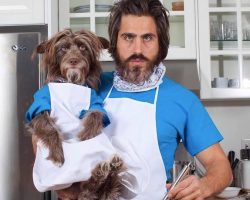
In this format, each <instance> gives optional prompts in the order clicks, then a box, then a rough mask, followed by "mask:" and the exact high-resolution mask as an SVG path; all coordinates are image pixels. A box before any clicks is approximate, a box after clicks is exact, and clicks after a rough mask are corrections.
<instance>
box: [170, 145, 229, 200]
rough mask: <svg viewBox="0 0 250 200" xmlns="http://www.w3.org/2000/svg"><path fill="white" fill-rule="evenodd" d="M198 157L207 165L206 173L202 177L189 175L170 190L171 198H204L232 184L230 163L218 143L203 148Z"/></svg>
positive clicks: (196, 199)
mask: <svg viewBox="0 0 250 200" xmlns="http://www.w3.org/2000/svg"><path fill="white" fill-rule="evenodd" d="M196 157H197V159H198V160H199V161H200V163H201V164H202V165H203V166H204V167H205V169H206V173H205V175H204V176H203V177H202V178H198V177H196V176H187V177H186V178H185V179H184V180H182V181H181V182H180V183H179V184H177V185H176V186H175V188H173V189H171V191H169V197H170V198H172V199H181V200H202V199H205V198H207V197H211V196H213V195H215V194H216V193H219V192H220V191H222V190H223V189H224V188H225V187H227V186H229V185H230V184H231V181H232V171H231V168H230V164H229V161H228V159H227V157H226V155H225V153H224V152H223V150H222V149H221V147H220V145H219V144H218V143H217V144H214V145H212V146H210V147H209V148H207V149H205V150H203V151H202V152H200V153H199V154H197V155H196Z"/></svg>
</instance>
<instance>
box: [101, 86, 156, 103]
mask: <svg viewBox="0 0 250 200" xmlns="http://www.w3.org/2000/svg"><path fill="white" fill-rule="evenodd" d="M113 87H114V85H112V87H111V88H110V90H109V92H108V94H107V96H106V97H105V99H104V101H106V99H107V98H109V96H110V94H111V92H112V89H113ZM158 93H159V86H157V87H156V88H155V96H154V105H156V103H157V99H158Z"/></svg>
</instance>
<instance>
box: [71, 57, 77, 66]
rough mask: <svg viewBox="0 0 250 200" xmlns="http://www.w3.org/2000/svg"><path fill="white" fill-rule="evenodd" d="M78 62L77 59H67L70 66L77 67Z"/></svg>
mask: <svg viewBox="0 0 250 200" xmlns="http://www.w3.org/2000/svg"><path fill="white" fill-rule="evenodd" d="M78 62H79V59H77V58H71V59H69V63H70V64H71V65H77V64H78Z"/></svg>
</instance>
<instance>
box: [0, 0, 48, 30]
mask: <svg viewBox="0 0 250 200" xmlns="http://www.w3.org/2000/svg"><path fill="white" fill-rule="evenodd" d="M44 12H45V6H44V0H1V1H0V19H1V21H0V25H14V24H41V23H45V19H44V18H45V15H44Z"/></svg>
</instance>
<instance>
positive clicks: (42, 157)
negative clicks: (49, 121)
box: [33, 83, 142, 199]
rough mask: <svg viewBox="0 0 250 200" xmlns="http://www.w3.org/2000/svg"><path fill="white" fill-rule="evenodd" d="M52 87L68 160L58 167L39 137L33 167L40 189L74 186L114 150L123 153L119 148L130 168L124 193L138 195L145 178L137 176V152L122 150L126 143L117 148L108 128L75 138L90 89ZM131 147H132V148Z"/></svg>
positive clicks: (53, 112)
mask: <svg viewBox="0 0 250 200" xmlns="http://www.w3.org/2000/svg"><path fill="white" fill-rule="evenodd" d="M49 89H50V97H51V113H50V116H51V117H56V118H57V121H56V124H57V125H58V126H59V127H60V130H61V131H62V133H63V134H64V135H63V138H64V139H65V140H66V142H65V141H63V142H62V144H63V151H64V158H65V162H64V164H63V165H62V166H61V167H58V166H56V165H54V164H53V163H52V162H51V161H50V160H47V159H46V158H47V157H48V155H49V151H48V149H47V148H45V147H44V146H43V144H42V143H41V142H40V141H39V142H38V143H37V152H36V158H35V163H34V167H33V182H34V185H35V187H36V188H37V190H38V191H40V192H45V191H48V190H59V189H64V188H67V187H69V186H71V185H72V183H74V182H79V181H85V180H88V179H89V177H90V176H91V171H92V170H93V169H94V168H95V166H96V165H97V163H100V162H102V161H109V160H110V159H111V158H112V157H113V155H114V154H117V153H118V155H120V154H119V152H120V153H121V154H122V157H123V158H124V159H125V160H126V164H127V167H128V169H129V170H128V171H127V172H125V173H123V174H120V175H121V176H122V180H123V184H124V186H125V187H124V193H123V197H124V198H129V199H131V197H133V196H135V195H137V194H138V193H139V192H140V191H141V190H142V189H141V188H139V184H138V182H142V180H139V179H138V178H137V174H139V172H140V171H141V167H140V163H141V162H139V160H140V158H138V156H137V155H136V154H135V153H131V152H128V151H127V149H126V150H125V151H123V150H122V149H123V146H124V143H122V144H121V145H120V147H119V152H117V149H116V148H115V147H114V146H113V145H112V143H111V141H110V138H109V137H108V136H107V135H106V134H105V132H102V133H101V134H100V135H98V136H97V137H95V138H92V139H89V140H85V141H77V139H76V136H77V134H78V132H79V131H80V130H81V128H82V123H81V120H80V119H79V118H78V116H79V112H80V111H81V110H83V109H84V110H88V109H89V106H90V99H91V98H90V94H91V91H90V89H89V88H86V87H83V86H77V85H74V84H65V83H63V84H62V83H53V84H49ZM72 97H74V98H72ZM117 145H118V143H117ZM128 146H129V144H127V145H126V147H127V148H128ZM129 149H130V150H132V148H129ZM129 154H131V156H130V155H129Z"/></svg>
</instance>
